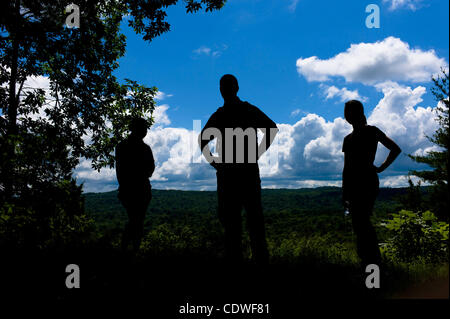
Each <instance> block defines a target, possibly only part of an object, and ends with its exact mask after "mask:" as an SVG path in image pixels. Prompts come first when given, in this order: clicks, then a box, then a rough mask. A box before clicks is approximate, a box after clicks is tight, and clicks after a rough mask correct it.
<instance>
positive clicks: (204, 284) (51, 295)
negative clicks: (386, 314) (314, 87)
mask: <svg viewBox="0 0 450 319" xmlns="http://www.w3.org/2000/svg"><path fill="white" fill-rule="evenodd" d="M3 256H8V257H9V259H4V260H3V261H2V266H1V274H2V276H1V278H2V279H1V289H2V295H3V296H2V299H1V300H2V303H3V304H4V305H6V304H9V305H12V304H14V303H16V302H18V303H20V304H22V305H24V304H27V302H28V301H33V302H38V303H40V304H41V306H45V305H48V306H49V307H55V306H56V305H67V306H69V307H73V306H74V305H77V307H78V306H83V307H85V306H94V307H103V308H104V309H108V310H109V311H111V310H112V311H114V309H115V308H116V307H122V306H126V307H131V308H129V309H137V308H140V309H145V311H146V316H144V317H145V318H208V317H210V318H241V317H242V318H300V317H303V316H302V314H305V313H304V312H305V311H306V310H305V309H307V308H308V309H313V311H314V312H315V313H316V314H317V315H318V314H320V313H322V312H334V313H336V312H346V311H353V310H355V309H357V308H359V307H363V308H364V307H366V308H367V311H369V310H370V311H371V312H372V311H381V309H383V307H384V306H392V305H393V306H396V307H397V308H400V309H403V307H405V310H406V309H409V310H411V309H414V307H415V306H416V305H420V304H421V303H423V301H420V300H412V301H411V300H409V301H405V300H402V301H399V300H396V299H398V298H400V299H405V298H447V300H446V301H444V302H445V303H442V301H441V302H437V303H436V301H434V303H433V307H432V309H433V311H434V310H436V309H437V307H441V306H446V304H448V277H447V278H443V279H439V280H436V281H434V282H430V283H427V284H428V285H431V287H426V286H418V287H401V286H398V287H397V286H396V285H398V282H399V280H398V277H399V276H401V274H399V273H395V270H392V269H388V268H386V269H387V270H386V272H385V274H384V275H383V276H382V280H381V287H382V288H381V289H377V290H375V289H372V290H370V289H367V288H366V286H365V277H366V275H365V274H363V273H362V271H361V270H360V269H356V268H353V267H349V266H347V267H344V266H340V265H326V264H325V265H324V264H319V263H316V262H315V261H314V260H303V261H301V260H300V261H298V262H296V263H292V264H286V263H283V262H282V261H281V262H280V261H275V262H274V263H272V264H270V265H269V266H267V267H265V268H261V267H257V266H255V265H253V264H251V263H245V264H244V265H242V266H241V267H235V268H232V267H229V266H227V265H226V264H225V263H224V261H223V260H221V259H219V258H217V259H214V258H211V256H195V257H193V256H177V257H170V256H157V257H156V256H155V257H152V256H145V257H139V256H136V255H133V254H130V253H123V252H121V251H120V250H117V249H113V248H107V247H104V248H101V249H100V248H99V247H97V248H93V249H92V250H91V251H86V250H83V251H71V252H70V253H68V252H64V253H53V254H52V255H47V256H43V255H42V254H40V255H33V254H32V253H27V255H25V256H24V255H21V256H20V255H18V254H17V252H15V253H14V254H11V253H10V254H9V255H5V254H4V255H3ZM69 256H70V257H69ZM6 260H9V262H5V261H6ZM72 263H75V264H77V265H78V266H79V267H80V288H79V289H67V288H66V286H65V280H66V276H67V275H68V274H66V273H65V268H66V266H67V265H68V264H72ZM393 291H396V292H395V293H393ZM392 298H396V299H392ZM227 304H237V305H240V304H242V305H244V304H262V305H264V308H263V309H264V313H258V312H257V308H255V310H254V311H253V314H248V313H244V314H243V313H242V311H239V312H238V313H235V314H225V313H224V306H225V305H227ZM267 304H268V312H269V313H267V310H266V309H267V306H265V305H267ZM187 305H189V306H191V307H192V306H214V311H213V313H212V314H211V316H208V315H207V314H205V313H199V314H182V313H180V311H182V307H185V306H187ZM227 307H228V308H226V310H227V311H230V310H231V309H232V308H231V307H232V306H231V305H228V306H227ZM234 307H235V309H236V307H237V306H234ZM411 307H413V308H411ZM308 311H309V310H308ZM307 317H308V318H310V316H307Z"/></svg>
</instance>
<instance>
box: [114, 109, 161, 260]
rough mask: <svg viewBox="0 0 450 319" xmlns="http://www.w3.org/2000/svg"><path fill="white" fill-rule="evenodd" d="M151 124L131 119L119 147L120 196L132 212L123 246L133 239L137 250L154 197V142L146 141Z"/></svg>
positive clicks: (118, 177)
mask: <svg viewBox="0 0 450 319" xmlns="http://www.w3.org/2000/svg"><path fill="white" fill-rule="evenodd" d="M147 130H148V124H147V122H146V121H145V120H144V119H142V118H136V119H133V120H132V121H131V124H130V131H131V134H130V135H129V136H128V138H127V139H125V140H124V141H122V142H120V143H119V144H118V145H117V147H116V175H117V180H118V182H119V194H118V197H119V200H120V201H121V203H122V205H123V206H124V207H125V209H126V211H127V214H128V224H127V225H126V226H125V230H124V233H123V237H122V249H124V250H126V249H127V248H128V245H129V243H130V241H131V242H132V244H133V248H134V250H135V251H137V250H138V249H139V246H140V244H141V240H142V236H143V235H144V219H145V213H146V212H147V208H148V205H149V204H150V200H151V199H152V188H151V185H150V181H149V178H150V177H151V176H152V174H153V171H154V170H155V161H154V159H153V153H152V149H151V148H150V146H148V145H147V144H145V143H144V141H143V139H144V137H145V136H146V135H147Z"/></svg>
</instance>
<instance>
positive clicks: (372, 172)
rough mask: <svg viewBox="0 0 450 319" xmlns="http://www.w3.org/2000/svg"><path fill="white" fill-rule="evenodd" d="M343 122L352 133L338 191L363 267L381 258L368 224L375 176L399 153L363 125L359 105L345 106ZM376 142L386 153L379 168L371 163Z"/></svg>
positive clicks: (375, 130) (347, 139) (346, 144)
mask: <svg viewBox="0 0 450 319" xmlns="http://www.w3.org/2000/svg"><path fill="white" fill-rule="evenodd" d="M344 113H345V119H346V120H347V122H349V123H350V124H351V125H352V126H353V132H352V133H350V134H349V135H347V136H346V137H345V138H344V144H343V147H342V151H343V152H344V154H345V160H344V171H343V174H342V189H343V201H344V206H345V207H346V208H348V209H349V211H350V214H351V217H352V224H353V229H354V231H355V234H356V241H357V251H358V255H359V257H360V259H361V262H362V264H363V266H364V267H365V266H367V265H368V264H376V265H378V266H379V265H380V262H381V255H380V250H379V248H378V240H377V235H376V232H375V229H374V227H373V226H372V224H371V222H370V216H371V215H372V209H373V206H374V204H375V199H376V197H377V195H378V190H379V180H378V174H377V173H381V172H382V171H384V170H385V169H386V168H387V167H388V166H389V165H391V164H392V162H393V161H394V160H395V159H396V158H397V156H398V155H399V154H400V152H401V150H400V148H399V147H398V145H397V144H395V142H394V141H392V140H391V139H390V138H388V137H387V136H386V135H385V134H384V133H383V132H382V131H380V129H378V128H377V127H375V126H371V125H367V121H366V117H365V115H364V107H363V105H362V103H361V102H359V101H356V100H352V101H348V102H347V103H345V111H344ZM378 142H380V143H381V144H383V145H384V146H386V148H388V149H389V150H390V153H389V155H388V157H387V158H386V160H385V161H384V163H383V164H382V165H381V166H380V167H376V166H374V164H373V161H374V160H375V154H376V152H377V145H378Z"/></svg>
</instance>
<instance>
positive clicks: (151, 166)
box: [148, 146, 155, 178]
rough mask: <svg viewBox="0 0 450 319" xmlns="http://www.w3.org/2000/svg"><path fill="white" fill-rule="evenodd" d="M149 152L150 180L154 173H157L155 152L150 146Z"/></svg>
mask: <svg viewBox="0 0 450 319" xmlns="http://www.w3.org/2000/svg"><path fill="white" fill-rule="evenodd" d="M148 150H149V152H148V153H149V154H148V155H149V167H148V177H149V178H150V177H152V175H153V172H154V171H155V159H154V157H153V152H152V149H151V147H150V146H149V147H148Z"/></svg>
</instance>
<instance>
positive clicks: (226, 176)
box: [199, 74, 278, 264]
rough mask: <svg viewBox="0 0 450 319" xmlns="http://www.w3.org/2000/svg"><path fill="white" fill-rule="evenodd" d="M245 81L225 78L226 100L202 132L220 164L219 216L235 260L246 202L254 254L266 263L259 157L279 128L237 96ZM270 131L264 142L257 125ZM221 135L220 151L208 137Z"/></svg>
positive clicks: (239, 253)
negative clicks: (213, 149) (260, 138)
mask: <svg viewBox="0 0 450 319" xmlns="http://www.w3.org/2000/svg"><path fill="white" fill-rule="evenodd" d="M238 90H239V85H238V81H237V79H236V78H235V77H234V76H233V75H230V74H226V75H224V76H223V77H222V78H221V79H220V92H221V94H222V97H223V99H224V105H223V106H222V107H219V108H218V109H217V111H216V112H214V113H213V114H212V115H211V117H210V118H209V120H208V122H207V123H206V125H205V127H204V128H203V130H202V132H201V134H200V136H199V144H200V148H201V150H202V152H203V155H204V156H205V157H206V158H207V159H208V162H209V163H210V164H211V165H212V166H213V167H214V168H215V169H216V175H217V196H218V206H219V207H218V213H219V220H220V222H221V223H222V225H223V227H224V230H225V252H226V256H227V258H228V260H229V261H231V262H232V263H240V262H241V261H242V218H241V211H242V208H245V211H246V225H247V229H248V232H249V235H250V244H251V249H252V257H253V260H254V261H255V262H256V263H258V264H266V263H267V262H268V258H269V254H268V251H267V243H266V237H265V228H264V217H263V209H262V205H261V179H260V176H259V166H258V162H257V160H258V159H259V157H260V156H261V155H262V154H263V153H264V152H265V151H266V150H267V149H268V148H269V146H270V144H271V143H272V141H273V139H274V137H275V135H276V133H277V131H278V128H277V126H276V124H275V123H274V122H273V121H272V120H271V119H270V118H269V117H267V116H266V115H265V114H264V113H263V112H262V111H261V110H259V109H258V108H257V107H256V106H253V105H251V104H250V103H247V102H243V101H241V100H240V99H239V97H238V96H237V92H238ZM258 128H259V129H261V130H262V131H263V132H264V137H263V140H262V142H261V144H260V145H258V140H257V130H258ZM214 138H217V145H216V147H217V148H218V153H219V156H218V157H213V156H212V154H211V151H210V148H209V145H208V143H209V142H210V141H211V140H213V139H214Z"/></svg>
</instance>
